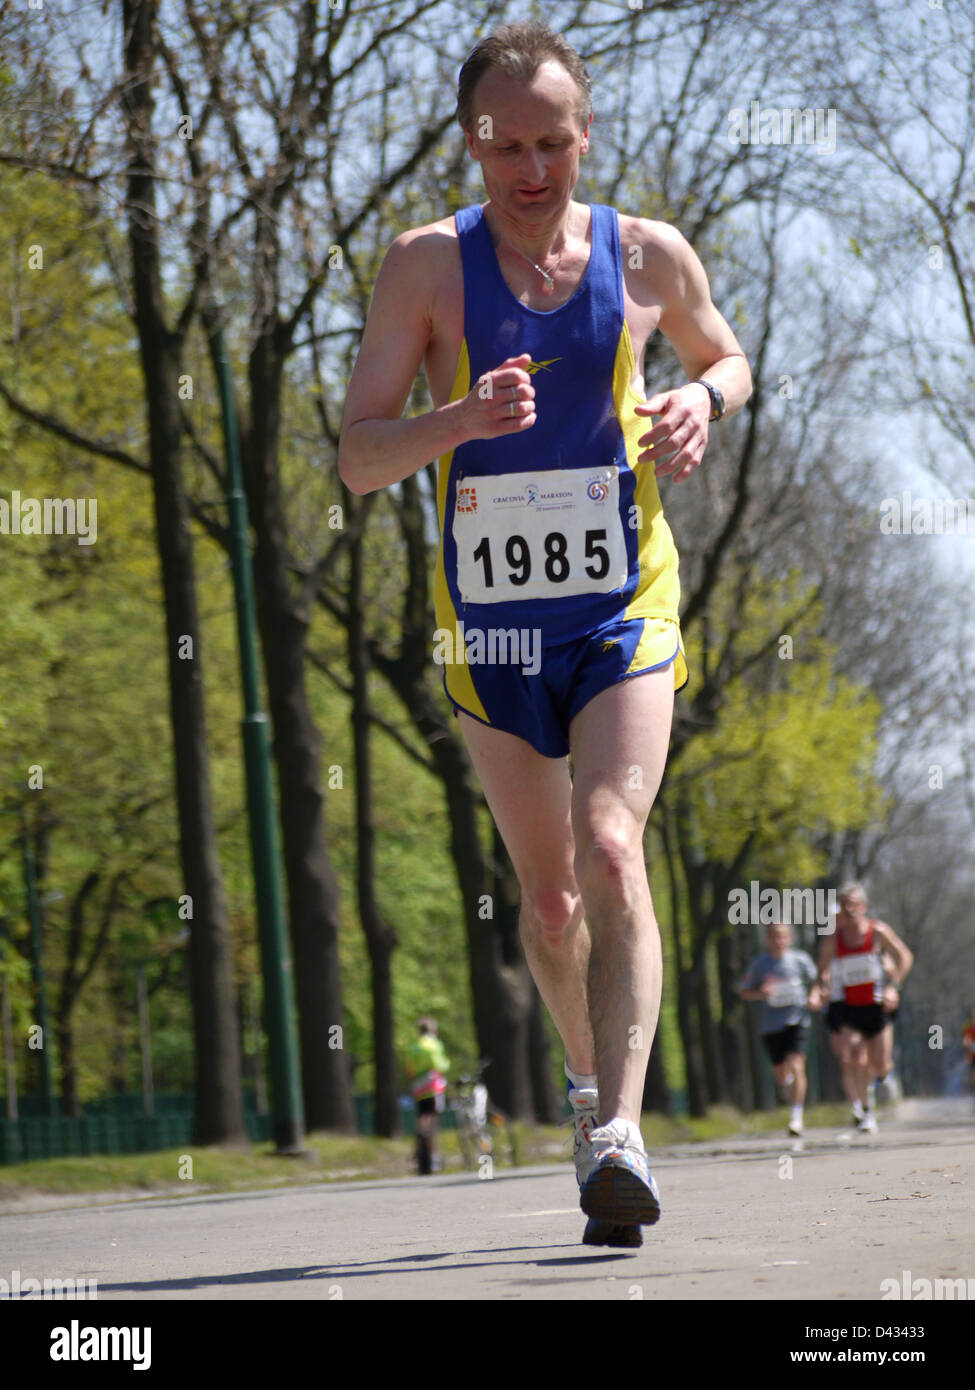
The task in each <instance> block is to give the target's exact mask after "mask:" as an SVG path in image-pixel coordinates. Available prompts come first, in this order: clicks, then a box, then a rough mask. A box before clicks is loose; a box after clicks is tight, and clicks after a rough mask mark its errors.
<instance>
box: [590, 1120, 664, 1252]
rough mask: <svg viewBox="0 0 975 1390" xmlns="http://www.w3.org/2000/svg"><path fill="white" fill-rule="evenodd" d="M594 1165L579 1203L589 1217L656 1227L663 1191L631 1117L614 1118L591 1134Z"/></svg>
mask: <svg viewBox="0 0 975 1390" xmlns="http://www.w3.org/2000/svg"><path fill="white" fill-rule="evenodd" d="M589 1143H590V1144H591V1146H592V1154H593V1157H592V1168H591V1170H590V1173H589V1176H588V1178H587V1179H586V1181H585V1182H584V1183H583V1186H582V1192H581V1194H580V1197H579V1202H580V1205H581V1207H582V1210H583V1211H584V1212H585V1213H586V1215H587V1216H592V1217H594V1218H595V1219H596V1220H598V1221H608V1222H609V1223H610V1224H611V1225H613V1226H634V1225H640V1226H653V1225H654V1224H655V1223H656V1222H657V1221H659V1220H660V1194H659V1192H658V1191H657V1184H656V1183H655V1182H654V1180H653V1178H652V1177H651V1175H650V1167H649V1164H648V1162H647V1154H646V1150H645V1149H644V1147H643V1137H642V1135H641V1134H640V1131H639V1129H638V1128H637V1126H636V1125H635V1124H633V1123H632V1121H629V1120H622V1119H617V1120H611V1121H610V1123H609V1124H608V1125H602V1126H600V1128H599V1129H594V1130H593V1131H592V1132H591V1134H590V1135H589Z"/></svg>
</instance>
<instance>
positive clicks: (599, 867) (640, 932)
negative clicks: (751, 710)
mask: <svg viewBox="0 0 975 1390" xmlns="http://www.w3.org/2000/svg"><path fill="white" fill-rule="evenodd" d="M673 681H674V678H673V672H672V671H671V670H670V669H665V670H663V671H654V672H649V673H647V674H646V675H643V676H639V677H636V678H633V679H631V680H627V681H622V682H620V684H618V685H614V686H611V687H610V688H609V689H608V690H604V691H602V692H601V693H600V694H599V695H597V696H596V697H595V698H594V699H593V700H591V701H590V702H589V704H588V705H586V706H585V708H584V709H583V710H581V711H580V713H579V714H578V715H577V716H576V718H575V719H574V720H573V722H572V727H571V730H570V738H571V742H572V758H573V774H574V776H573V788H572V824H573V830H574V833H575V846H576V850H575V866H574V867H575V877H576V881H577V882H578V884H579V888H580V891H581V893H582V900H583V903H584V904H585V912H586V920H587V922H588V923H589V931H590V937H591V942H592V945H591V950H590V956H589V976H588V994H589V1017H590V1021H591V1023H592V1030H593V1036H594V1041H595V1049H596V1072H597V1075H598V1077H599V1116H600V1123H602V1124H605V1123H607V1122H608V1121H609V1120H611V1119H613V1118H614V1117H616V1116H619V1117H620V1118H622V1119H626V1120H631V1121H633V1123H635V1124H638V1123H639V1119H640V1110H641V1104H642V1099H643V1086H644V1080H645V1077H646V1070H647V1061H648V1059H649V1056H650V1047H651V1044H652V1042H653V1039H654V1035H655V1033H656V1029H657V1019H658V1015H659V1012H660V994H661V987H662V981H663V961H662V954H661V947H660V932H659V930H658V927H657V921H656V918H655V916H654V912H653V904H652V902H651V899H650V887H649V884H648V882H647V871H646V863H645V861H644V855H643V831H644V827H645V825H646V822H647V817H648V815H649V813H650V808H651V806H652V805H653V800H654V797H655V796H656V794H657V790H658V788H659V786H660V780H661V777H662V776H663V769H664V762H665V760H666V756H667V748H668V744H669V739H670V724H671V718H672V714H673V703H674V684H673Z"/></svg>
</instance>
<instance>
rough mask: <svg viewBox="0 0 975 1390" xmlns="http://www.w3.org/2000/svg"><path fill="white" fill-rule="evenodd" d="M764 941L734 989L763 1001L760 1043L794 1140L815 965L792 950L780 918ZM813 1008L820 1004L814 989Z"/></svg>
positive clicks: (797, 1130) (803, 1096) (789, 932)
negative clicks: (782, 1097)
mask: <svg viewBox="0 0 975 1390" xmlns="http://www.w3.org/2000/svg"><path fill="white" fill-rule="evenodd" d="M766 942H767V950H766V951H765V953H764V954H763V955H760V956H756V957H755V959H754V960H753V961H752V963H751V965H750V966H749V967H748V969H747V970H746V971H745V975H744V977H743V979H742V982H741V984H740V985H739V987H738V993H739V994H740V995H741V997H742V999H748V1000H753V1001H755V1002H759V1003H761V1005H762V1016H761V1021H760V1023H759V1031H760V1033H761V1035H762V1044H763V1046H764V1047H765V1051H766V1052H767V1053H768V1057H769V1061H770V1062H771V1063H772V1075H773V1076H774V1077H775V1082H776V1085H777V1086H778V1087H779V1089H780V1090H781V1091H783V1092H784V1093H785V1095H786V1097H787V1099H788V1102H789V1133H790V1134H791V1135H792V1136H793V1137H794V1138H796V1139H798V1138H799V1137H800V1136H801V1134H802V1111H803V1106H804V1105H805V1100H806V1046H807V1042H808V1038H809V1001H810V987H811V986H813V985H815V983H816V966H815V965H814V964H813V960H812V957H811V956H808V955H807V954H806V952H805V951H797V950H793V948H792V928H791V927H790V926H787V925H786V924H785V923H783V922H773V923H772V925H771V926H770V927H769V928H768V930H767V933H766ZM813 1006H814V1007H817V1008H818V1006H819V996H818V991H817V992H816V994H815V995H814V996H813Z"/></svg>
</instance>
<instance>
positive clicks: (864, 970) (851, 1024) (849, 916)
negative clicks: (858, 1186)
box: [819, 883, 914, 1134]
mask: <svg viewBox="0 0 975 1390" xmlns="http://www.w3.org/2000/svg"><path fill="white" fill-rule="evenodd" d="M839 898H840V906H839V911H838V912H837V914H836V931H835V933H834V934H833V935H832V936H829V937H827V938H826V940H825V941H824V942H823V945H822V948H821V949H820V953H819V978H820V983H821V985H822V987H823V988H824V989H826V988H828V990H829V1001H830V1003H829V1012H828V1013H827V1016H826V1021H827V1026H828V1027H829V1032H830V1042H831V1043H832V1046H833V1052H834V1053H835V1055H836V1058H837V1061H838V1062H839V1064H840V1068H841V1071H842V1074H843V1089H844V1091H845V1092H846V1095H847V1097H848V1099H849V1100H850V1103H851V1105H852V1106H853V1115H854V1119H855V1120H856V1125H857V1129H858V1130H860V1131H862V1132H864V1133H867V1134H873V1133H876V1129H877V1121H876V1117H875V1115H874V1106H873V1087H874V1082H875V1081H877V1080H881V1079H883V1078H884V1077H885V1076H886V1075H887V1073H888V1071H889V1070H890V1066H891V1057H892V1031H891V1030H892V1026H893V1015H894V1014H895V1013H896V1012H897V1006H898V1002H899V992H898V990H899V986H900V985H901V984H903V982H904V980H905V979H906V977H907V975H908V974H909V973H910V970H911V967H912V966H913V964H914V956H913V955H912V953H911V952H910V950H908V948H907V946H905V944H904V942H903V941H901V939H900V937H899V936H898V935H897V934H896V932H895V931H894V929H893V928H892V927H890V926H888V924H887V923H886V922H880V921H877V920H875V919H873V918H870V917H868V916H867V895H866V893H865V892H864V890H863V888H862V887H861V885H860V884H859V883H848V884H845V885H844V887H843V888H842V889H841V890H840V895H839ZM885 977H886V979H887V980H888V981H889V982H888V983H885Z"/></svg>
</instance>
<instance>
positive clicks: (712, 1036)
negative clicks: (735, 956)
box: [695, 945, 728, 1105]
mask: <svg viewBox="0 0 975 1390" xmlns="http://www.w3.org/2000/svg"><path fill="white" fill-rule="evenodd" d="M700 949H701V963H700V968H699V970H698V971H697V972H696V983H695V996H696V1000H697V1016H698V1019H699V1020H700V1028H701V1050H702V1053H703V1056H704V1071H705V1075H706V1076H707V1083H708V1095H709V1096H710V1097H711V1103H712V1105H714V1104H716V1103H723V1102H725V1101H726V1100H727V1099H728V1094H727V1087H726V1084H725V1072H724V1067H723V1066H722V1065H721V1061H722V1059H721V1048H720V1046H719V1043H718V1028H717V1024H716V1022H715V1018H714V1010H713V1009H712V1007H711V980H710V972H709V970H708V964H709V960H708V956H709V954H710V953H709V948H708V946H707V945H702V947H701V948H700Z"/></svg>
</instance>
